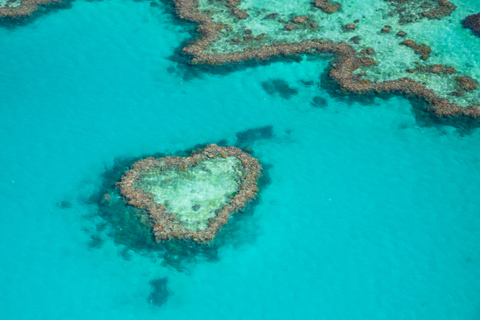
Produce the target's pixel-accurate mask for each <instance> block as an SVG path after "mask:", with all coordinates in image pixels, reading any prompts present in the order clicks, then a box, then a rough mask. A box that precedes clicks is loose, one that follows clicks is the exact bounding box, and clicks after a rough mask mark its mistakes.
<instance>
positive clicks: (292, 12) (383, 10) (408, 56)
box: [175, 0, 480, 118]
mask: <svg viewBox="0 0 480 320" xmlns="http://www.w3.org/2000/svg"><path fill="white" fill-rule="evenodd" d="M455 3H457V4H459V5H456V4H455ZM175 6H176V11H177V14H178V15H179V17H181V18H183V19H187V20H190V21H194V22H196V23H198V24H199V26H198V28H197V31H198V33H199V35H200V36H199V38H198V39H197V40H196V41H195V42H194V43H193V44H191V45H189V46H187V47H185V48H184V49H183V51H184V52H185V53H186V54H188V55H191V56H192V60H191V63H193V64H212V65H220V64H225V63H238V62H242V61H245V60H250V59H255V60H266V59H269V58H271V57H273V56H290V55H296V54H323V53H330V54H333V56H334V57H335V59H334V61H332V63H331V68H330V69H329V70H327V72H328V73H329V76H330V78H331V79H332V80H333V81H334V82H336V83H337V84H338V85H340V88H341V89H342V90H343V91H345V92H351V93H356V94H367V93H374V94H375V93H382V92H393V93H395V92H396V93H402V94H405V95H408V96H414V97H417V98H421V99H424V100H426V101H427V102H428V103H429V104H430V110H431V111H432V113H433V114H435V115H437V116H468V117H473V118H478V117H480V110H479V108H478V102H479V101H480V90H479V89H478V80H477V79H480V66H479V64H478V52H480V41H479V39H478V38H476V37H475V35H474V34H473V32H470V31H468V30H466V29H464V28H463V27H462V25H461V21H462V20H463V19H464V18H465V17H466V16H468V12H471V9H470V8H469V7H468V4H465V3H459V1H452V2H450V1H446V0H440V1H438V0H427V1H423V0H422V1H415V0H410V1H405V0H390V1H384V0H365V1H361V2H359V1H351V0H344V1H337V2H333V1H326V0H316V1H313V2H311V1H308V0H302V1H296V2H283V1H258V0H243V1H236V0H220V1H219V0H176V1H175Z"/></svg>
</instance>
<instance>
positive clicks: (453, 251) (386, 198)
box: [0, 1, 480, 319]
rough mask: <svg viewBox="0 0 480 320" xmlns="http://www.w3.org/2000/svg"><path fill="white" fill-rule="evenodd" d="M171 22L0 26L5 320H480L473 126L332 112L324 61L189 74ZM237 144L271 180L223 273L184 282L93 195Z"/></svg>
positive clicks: (113, 10)
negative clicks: (152, 164)
mask: <svg viewBox="0 0 480 320" xmlns="http://www.w3.org/2000/svg"><path fill="white" fill-rule="evenodd" d="M168 12H169V9H164V7H163V5H160V6H158V7H151V6H150V4H149V3H148V2H133V1H132V2H129V1H123V2H120V1H106V2H86V1H76V2H74V3H73V7H72V8H71V9H66V10H60V11H56V12H51V13H50V14H48V15H44V16H41V17H39V18H38V19H37V20H35V21H34V22H32V23H30V24H28V25H25V26H21V27H18V28H14V29H5V28H2V29H0V47H1V48H8V50H1V51H0V57H1V59H2V61H8V63H3V64H2V66H1V67H0V92H1V94H2V104H1V106H2V126H0V137H1V138H0V147H1V148H2V155H3V156H2V157H1V160H0V161H1V164H2V167H3V170H2V171H1V172H0V194H1V197H2V200H3V201H2V203H3V210H2V213H3V214H2V215H0V231H1V234H2V237H0V242H1V246H0V248H1V249H0V250H1V252H2V257H4V258H3V259H2V267H1V269H0V270H1V273H0V285H1V286H2V288H4V290H2V291H1V292H0V301H1V302H0V304H1V307H2V310H3V314H4V317H5V318H6V319H39V318H40V319H42V318H44V319H66V318H68V319H85V318H89V319H119V318H121V319H157V318H158V317H177V318H180V319H187V318H192V317H194V316H196V317H198V316H200V315H203V316H204V317H205V318H210V319H215V318H229V319H242V318H249V319H251V318H253V319H256V318H259V319H260V318H262V319H286V318H292V317H293V318H304V319H318V318H323V319H386V318H388V319H406V318H417V319H433V318H436V319H477V318H478V315H479V313H480V308H479V304H478V296H479V293H480V281H479V279H480V271H479V270H480V268H479V262H480V255H479V254H478V243H479V240H480V232H479V231H480V219H479V216H478V207H479V205H480V200H479V197H478V190H479V187H480V180H479V179H480V170H479V165H480V144H479V140H480V134H479V131H478V129H476V128H472V127H471V126H469V125H468V124H464V123H462V122H461V121H457V122H454V123H453V125H454V126H451V125H441V124H438V123H436V122H435V121H433V120H431V119H430V118H428V117H426V116H425V115H424V114H423V113H422V110H421V108H420V107H419V106H418V105H417V104H414V105H415V108H412V104H411V102H409V101H407V100H405V99H403V98H399V97H396V98H391V99H388V100H381V99H378V98H376V99H372V100H369V99H368V98H361V99H360V100H359V99H357V98H351V97H346V98H345V97H340V96H332V95H330V94H329V93H331V92H330V91H326V90H325V89H324V88H323V87H322V85H321V83H320V75H321V74H322V72H323V70H324V69H325V68H326V67H327V65H328V58H326V60H320V59H317V58H316V59H313V58H307V57H304V58H302V59H301V61H299V62H276V63H272V64H266V65H256V66H254V67H248V68H240V69H238V70H235V71H234V72H232V71H231V70H230V69H228V68H221V69H216V70H212V72H211V73H205V72H204V71H199V70H198V69H189V68H186V67H184V66H183V65H181V64H178V63H177V62H175V61H177V60H178V59H177V58H176V56H175V55H174V52H175V50H176V48H178V46H180V44H181V43H182V41H184V40H186V39H189V38H190V34H189V32H191V31H192V30H193V27H192V26H191V25H189V24H185V23H183V22H180V23H177V22H175V19H174V18H173V16H172V15H170V14H169V13H168ZM445 50H447V49H445ZM171 67H173V68H174V69H172V68H171ZM275 79H282V80H284V81H285V82H286V83H287V85H288V87H285V86H282V85H278V86H273V88H276V89H275V90H267V91H268V92H267V91H266V90H265V89H264V88H265V85H263V86H262V83H280V84H281V83H282V82H278V81H277V82H274V81H273V80H275ZM270 87H271V86H270ZM270 87H269V88H270ZM288 88H290V89H295V90H296V91H297V93H294V92H295V91H292V90H289V89H288ZM292 92H293V93H292ZM287 97H288V98H287ZM322 99H324V100H322ZM314 101H316V102H317V103H313V104H311V103H310V102H314ZM264 126H272V132H273V134H272V135H270V134H263V135H262V134H261V133H262V132H263V131H261V130H260V131H255V130H254V131H249V136H250V137H251V139H247V138H246V137H245V135H240V136H237V133H238V132H244V131H246V130H248V129H255V128H259V127H264ZM238 137H243V138H242V143H246V144H248V145H249V147H250V148H252V149H253V150H254V151H255V157H256V158H259V159H260V160H261V161H262V164H267V165H269V166H270V169H269V170H268V172H269V176H270V179H271V181H270V184H269V185H268V186H266V187H264V189H263V190H262V193H261V202H260V203H259V204H258V205H257V206H255V210H254V212H253V214H251V215H249V216H247V219H239V220H238V221H234V223H233V224H231V225H230V227H231V229H230V231H231V232H232V233H234V234H235V237H232V238H231V241H229V242H228V244H225V245H223V246H222V247H221V248H220V250H219V253H218V259H217V260H215V261H207V260H208V259H206V258H205V257H202V256H199V257H198V258H197V259H196V260H195V262H191V263H185V264H184V265H182V268H180V269H178V268H173V267H171V264H167V265H165V264H163V263H162V260H161V259H160V258H158V256H157V255H156V254H155V253H152V252H150V251H148V252H143V253H138V252H134V251H133V250H130V249H128V247H127V246H125V245H116V244H115V243H114V240H113V238H112V237H110V236H108V235H107V232H106V231H107V230H108V226H107V227H105V228H106V230H102V228H101V227H99V224H101V222H102V221H101V220H100V219H99V218H98V216H97V214H96V212H97V209H98V207H97V206H96V205H94V204H91V203H89V202H88V201H86V198H88V196H89V195H91V194H93V193H95V191H96V190H97V189H98V188H99V186H100V185H101V183H102V178H101V177H102V175H103V173H104V172H105V168H109V167H111V166H112V165H113V163H114V161H115V159H116V158H119V159H120V160H121V159H124V158H126V157H140V156H142V155H151V154H154V153H157V152H165V153H175V152H176V151H178V150H185V149H188V148H190V147H193V146H195V145H196V144H198V143H207V142H208V143H209V142H217V141H220V140H222V139H226V140H228V142H229V143H231V144H235V143H237V142H238ZM92 236H96V237H98V239H99V241H98V243H97V245H95V246H92ZM176 258H178V259H180V258H181V252H177V256H176V257H175V256H173V258H172V259H176Z"/></svg>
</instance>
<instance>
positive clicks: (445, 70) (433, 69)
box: [411, 64, 457, 74]
mask: <svg viewBox="0 0 480 320" xmlns="http://www.w3.org/2000/svg"><path fill="white" fill-rule="evenodd" d="M416 71H419V72H424V73H434V74H454V73H456V72H457V70H455V68H454V67H449V66H444V65H443V64H434V65H431V66H418V67H417V68H416ZM411 73H413V72H411Z"/></svg>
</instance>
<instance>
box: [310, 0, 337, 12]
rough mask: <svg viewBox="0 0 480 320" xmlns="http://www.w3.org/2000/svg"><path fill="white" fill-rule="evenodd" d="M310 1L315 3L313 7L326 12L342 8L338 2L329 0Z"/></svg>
mask: <svg viewBox="0 0 480 320" xmlns="http://www.w3.org/2000/svg"><path fill="white" fill-rule="evenodd" d="M312 3H313V4H314V5H315V7H317V8H320V9H322V11H323V12H325V13H328V14H332V13H334V12H336V11H338V10H341V9H342V6H341V5H340V3H337V2H333V1H330V0H315V1H313V2H312Z"/></svg>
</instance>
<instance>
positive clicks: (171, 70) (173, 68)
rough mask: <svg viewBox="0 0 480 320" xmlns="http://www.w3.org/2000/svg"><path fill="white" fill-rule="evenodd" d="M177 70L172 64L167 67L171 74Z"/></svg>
mask: <svg viewBox="0 0 480 320" xmlns="http://www.w3.org/2000/svg"><path fill="white" fill-rule="evenodd" d="M175 70H176V69H175V67H173V66H170V67H168V68H167V72H168V73H170V74H171V73H174V72H175Z"/></svg>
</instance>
